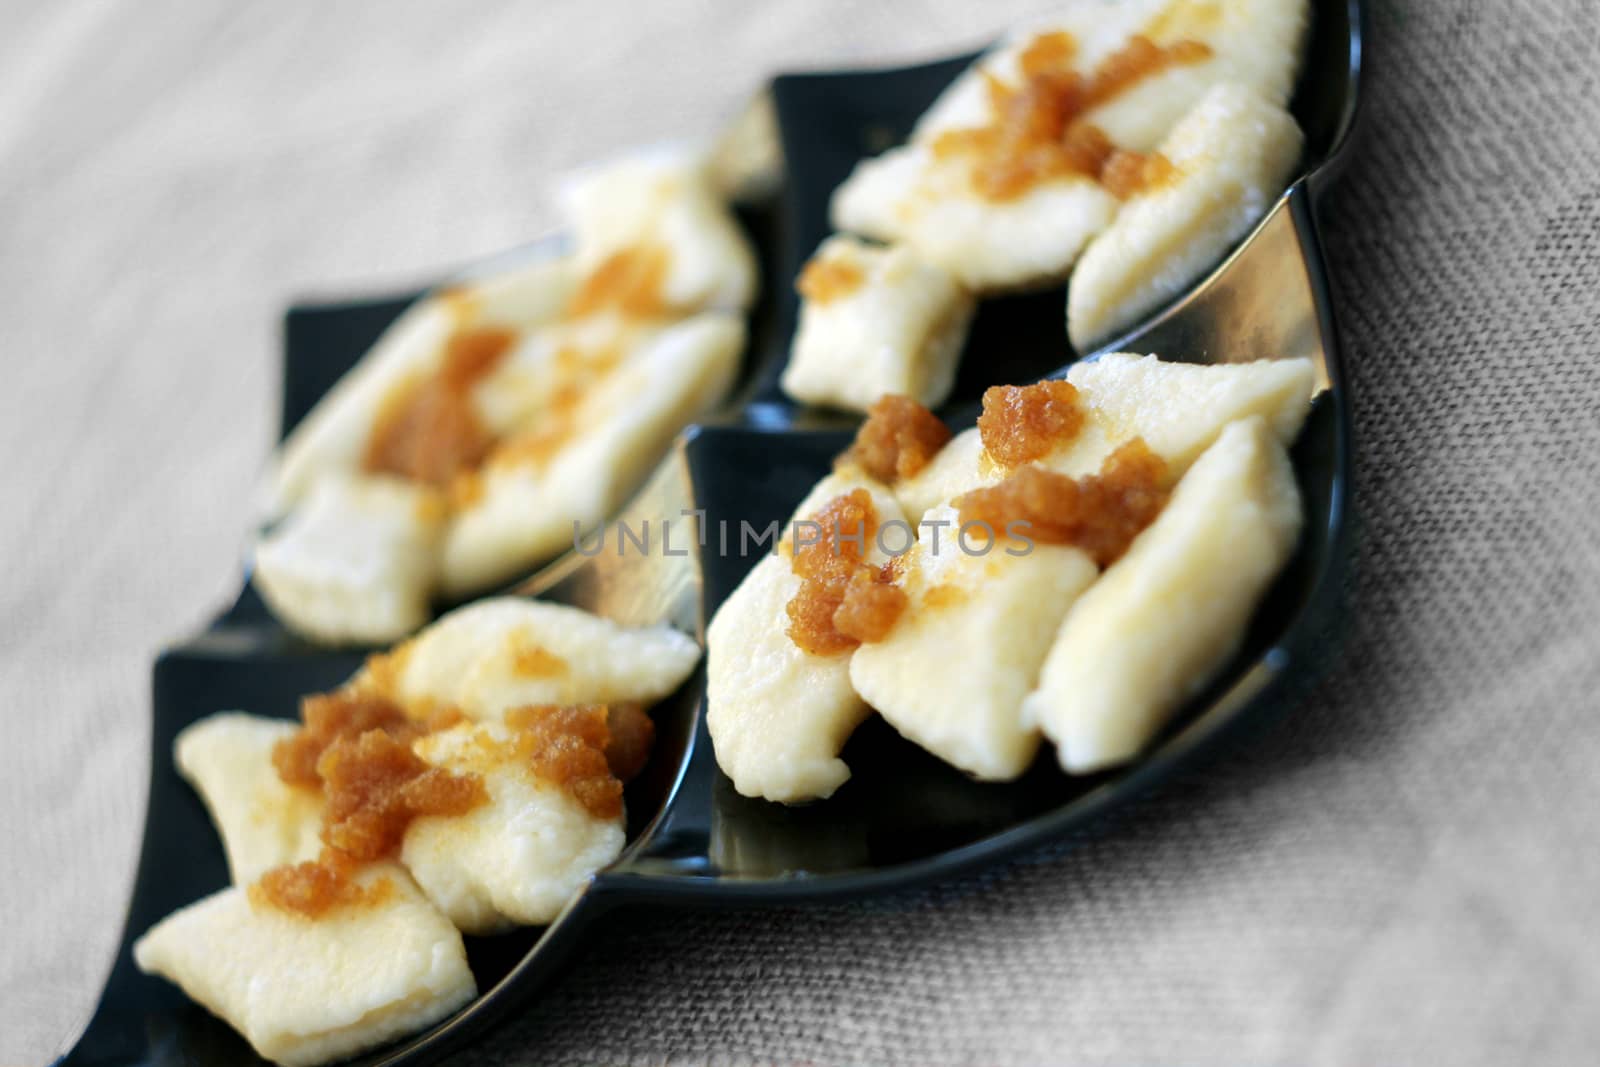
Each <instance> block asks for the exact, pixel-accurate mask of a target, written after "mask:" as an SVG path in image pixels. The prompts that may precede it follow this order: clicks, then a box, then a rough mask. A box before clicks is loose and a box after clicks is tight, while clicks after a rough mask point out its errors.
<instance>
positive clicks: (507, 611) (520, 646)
mask: <svg viewBox="0 0 1600 1067" xmlns="http://www.w3.org/2000/svg"><path fill="white" fill-rule="evenodd" d="M699 660H700V647H699V646H698V645H697V644H695V642H694V639H693V638H690V637H688V636H687V635H685V634H682V633H679V632H678V631H676V630H674V629H672V628H671V627H669V626H664V625H663V626H651V627H625V626H620V625H618V624H617V623H614V622H612V621H611V620H609V619H604V618H601V617H600V616H598V615H592V614H590V613H589V612H586V611H583V610H580V609H578V608H573V607H567V606H566V605H563V604H550V603H546V602H544V601H538V600H530V599H526V598H522V597H497V598H493V599H489V600H480V601H478V602H477V603H474V604H469V605H467V606H466V607H463V608H457V609H456V610H455V611H452V612H450V613H448V614H446V615H443V616H440V618H439V619H438V621H436V622H434V623H433V624H432V625H430V626H429V627H428V628H427V629H425V630H423V631H422V632H421V633H419V634H418V635H417V636H416V637H415V638H414V639H412V640H411V641H408V642H406V643H405V644H404V645H401V646H400V647H399V648H398V649H396V650H395V651H394V652H393V653H391V654H390V656H388V657H386V664H385V667H384V670H385V672H386V678H385V686H386V687H387V688H389V689H390V690H391V696H392V697H393V698H394V699H396V700H398V701H400V702H402V703H404V704H406V705H407V706H410V707H415V708H429V707H446V706H450V707H456V708H459V709H460V710H461V711H462V712H463V713H464V714H466V715H468V716H470V717H472V718H474V719H491V720H492V719H499V718H500V717H501V716H502V715H503V714H504V713H505V712H506V711H507V710H509V709H511V708H516V707H525V706H528V705H536V704H613V703H622V702H634V703H640V704H653V703H655V702H657V701H659V700H661V699H663V698H665V697H667V696H669V695H670V694H671V693H672V692H673V691H674V690H675V689H677V688H678V686H680V685H682V684H683V682H684V679H686V678H687V677H688V676H689V674H690V673H691V672H692V671H693V670H694V667H695V664H696V663H698V662H699ZM370 671H371V668H369V669H368V672H367V673H368V674H370ZM362 677H363V676H362V675H358V676H357V679H356V680H357V682H358V683H359V682H360V681H361V679H362Z"/></svg>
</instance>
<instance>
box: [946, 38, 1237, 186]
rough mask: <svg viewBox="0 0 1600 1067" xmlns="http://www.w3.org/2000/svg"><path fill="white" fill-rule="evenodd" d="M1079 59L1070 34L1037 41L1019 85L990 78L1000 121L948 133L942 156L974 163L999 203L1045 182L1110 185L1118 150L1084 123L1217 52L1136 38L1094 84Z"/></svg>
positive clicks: (976, 177)
mask: <svg viewBox="0 0 1600 1067" xmlns="http://www.w3.org/2000/svg"><path fill="white" fill-rule="evenodd" d="M1076 54H1077V45H1076V42H1075V41H1073V39H1072V37H1071V35H1070V34H1066V33H1062V32H1059V31H1058V32H1053V33H1045V34H1041V35H1039V36H1038V37H1035V38H1034V39H1033V40H1032V41H1031V42H1030V43H1029V44H1028V46H1027V47H1026V48H1024V49H1023V51H1022V53H1021V55H1020V56H1019V67H1020V69H1021V74H1022V79H1021V82H1020V83H1019V84H1017V85H1007V84H1006V83H1005V82H1002V81H1001V80H999V79H998V78H996V77H994V76H993V75H990V74H986V75H985V77H986V80H987V86H988V92H989V101H990V104H991V106H992V110H993V114H994V117H993V118H992V119H991V120H990V121H989V122H988V123H986V124H984V125H982V126H974V127H967V128H962V129H952V130H946V131H945V132H943V133H941V134H940V135H939V136H938V137H936V138H934V141H933V144H932V150H933V153H934V155H935V156H938V157H941V158H950V157H958V156H964V157H967V158H970V159H971V160H972V161H973V168H972V182H973V187H974V188H975V189H976V191H977V192H978V194H979V195H980V196H983V197H985V198H987V199H990V200H996V201H1004V200H1012V199H1015V198H1017V197H1019V196H1022V195H1024V194H1026V193H1027V192H1028V191H1029V190H1031V189H1032V188H1033V187H1034V186H1035V185H1037V184H1039V183H1040V182H1042V181H1046V180H1049V179H1052V178H1060V177H1065V176H1068V175H1081V176H1083V177H1087V178H1090V179H1093V180H1096V181H1104V180H1105V174H1104V171H1105V168H1106V165H1107V164H1108V162H1110V161H1111V160H1112V159H1114V158H1115V156H1114V152H1113V148H1114V146H1113V145H1112V144H1111V142H1110V140H1109V139H1108V138H1107V137H1106V135H1105V133H1104V131H1102V130H1100V129H1099V128H1098V127H1096V126H1094V125H1092V124H1090V123H1087V122H1084V121H1082V119H1081V117H1080V116H1082V115H1083V114H1084V113H1085V112H1087V111H1089V110H1090V109H1092V108H1094V107H1096V106H1098V105H1100V104H1103V103H1105V102H1106V101H1108V100H1110V99H1112V98H1113V97H1115V96H1117V95H1118V94H1120V93H1122V92H1124V91H1126V90H1127V89H1129V88H1131V87H1133V86H1134V85H1135V84H1137V83H1138V82H1139V81H1140V80H1142V79H1143V78H1146V77H1149V76H1150V75H1153V74H1156V73H1158V72H1160V71H1162V70H1165V69H1167V68H1168V67H1173V66H1178V65H1182V64H1187V63H1198V62H1200V61H1202V60H1204V59H1206V58H1208V57H1209V56H1210V55H1211V49H1210V48H1209V47H1208V46H1207V45H1205V44H1204V43H1202V42H1200V41H1192V40H1181V41H1177V42H1174V43H1173V44H1171V45H1168V46H1166V47H1162V46H1160V45H1157V44H1155V43H1154V42H1153V41H1151V40H1149V39H1148V38H1146V37H1134V38H1133V39H1132V40H1130V41H1129V42H1128V44H1127V45H1125V46H1124V47H1123V48H1121V49H1119V50H1118V51H1117V52H1115V53H1113V54H1112V55H1110V56H1107V57H1106V58H1105V59H1104V60H1102V61H1101V62H1100V64H1099V65H1097V66H1096V67H1095V69H1094V70H1093V71H1092V72H1091V73H1090V74H1089V75H1088V77H1083V76H1081V75H1079V74H1078V72H1077V71H1076V70H1074V69H1073V59H1074V58H1075V56H1076ZM1114 177H1116V178H1117V179H1119V180H1124V181H1125V180H1126V178H1127V177H1128V175H1127V174H1126V173H1123V172H1120V171H1119V173H1118V174H1117V175H1115V176H1114Z"/></svg>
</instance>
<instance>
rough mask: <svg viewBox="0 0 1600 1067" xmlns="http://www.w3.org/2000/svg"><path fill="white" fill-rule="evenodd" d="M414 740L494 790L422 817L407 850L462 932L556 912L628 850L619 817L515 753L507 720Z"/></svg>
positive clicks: (415, 870) (407, 859)
mask: <svg viewBox="0 0 1600 1067" xmlns="http://www.w3.org/2000/svg"><path fill="white" fill-rule="evenodd" d="M413 748H414V749H415V751H416V753H417V755H419V756H421V757H422V758H423V759H425V760H427V761H428V762H429V763H430V764H432V765H434V766H436V767H444V768H446V769H448V770H450V771H452V772H453V773H457V774H463V773H465V774H476V775H479V776H480V777H481V779H482V781H483V786H484V790H485V791H486V792H487V793H488V795H489V802H488V803H487V804H485V805H482V806H480V807H477V808H474V809H472V810H471V811H468V812H466V813H465V814H463V815H452V816H430V817H425V818H420V819H417V820H415V821H414V822H413V823H412V824H411V825H410V826H409V827H407V829H406V836H405V843H404V845H403V847H402V849H401V853H400V859H401V862H402V863H404V864H405V866H406V868H407V870H409V871H410V872H411V875H412V877H413V878H415V879H416V880H417V884H418V885H419V886H421V887H422V891H423V892H424V893H426V894H427V896H428V899H429V900H431V901H433V903H434V905H435V906H436V907H438V908H439V910H440V911H442V912H444V914H445V915H446V916H447V917H448V918H449V919H450V921H451V922H452V923H454V924H455V925H456V927H457V928H459V929H460V930H461V931H462V932H464V933H468V934H492V933H496V932H499V931H502V930H505V929H508V928H509V927H512V926H517V925H522V926H530V925H531V926H537V925H542V924H544V923H548V922H550V921H552V920H553V919H554V918H555V917H556V916H557V915H558V914H560V912H561V909H562V908H563V907H565V906H566V904H567V902H568V901H569V900H571V899H572V897H573V896H574V895H576V893H577V892H578V890H579V889H580V888H582V886H583V885H584V884H585V883H586V882H587V881H588V880H589V879H590V878H591V877H592V876H593V875H594V873H595V872H596V871H598V870H599V869H600V868H601V867H604V866H605V865H606V864H608V863H610V862H611V861H612V860H614V859H616V858H617V855H618V853H620V852H621V851H622V845H623V824H622V818H621V817H620V816H618V817H617V818H612V819H602V818H599V817H597V816H595V815H594V814H592V813H591V812H590V811H589V810H588V809H587V808H585V807H584V806H583V805H582V804H581V803H579V802H578V801H577V800H576V799H574V798H573V797H572V796H571V795H570V794H569V793H568V792H566V791H565V790H563V789H561V788H560V787H559V786H557V785H554V784H552V783H550V782H547V781H544V780H542V779H540V778H539V777H537V776H536V775H535V774H534V773H533V770H532V768H531V767H529V766H527V765H525V764H524V763H523V762H520V761H518V760H517V759H515V758H514V756H513V754H512V753H513V749H512V746H511V731H510V730H509V729H508V728H507V727H505V726H504V725H502V724H500V723H470V724H464V725H461V726H457V727H454V728H452V729H450V730H445V731H442V732H440V733H434V734H430V735H428V736H427V737H424V738H421V739H419V740H418V741H417V742H416V743H415V744H414V746H413Z"/></svg>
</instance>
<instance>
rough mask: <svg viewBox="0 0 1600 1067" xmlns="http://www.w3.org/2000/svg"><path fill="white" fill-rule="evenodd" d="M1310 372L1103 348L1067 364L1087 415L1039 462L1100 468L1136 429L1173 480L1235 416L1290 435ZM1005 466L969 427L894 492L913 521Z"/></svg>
mask: <svg viewBox="0 0 1600 1067" xmlns="http://www.w3.org/2000/svg"><path fill="white" fill-rule="evenodd" d="M1314 380H1315V376H1314V371H1313V369H1312V366H1311V361H1310V360H1308V359H1280V360H1257V361H1255V362H1252V363H1211V364H1200V363H1169V362H1166V361H1164V360H1160V359H1157V358H1156V357H1155V356H1134V355H1128V354H1126V353H1108V354H1107V355H1104V356H1100V357H1099V358H1097V359H1093V360H1088V361H1085V362H1082V363H1077V364H1074V365H1073V367H1072V368H1071V369H1070V370H1069V371H1068V372H1067V381H1069V382H1071V383H1072V384H1073V385H1074V386H1076V387H1077V388H1078V393H1079V398H1080V400H1081V402H1082V403H1083V405H1084V407H1085V411H1086V414H1087V416H1088V417H1087V418H1086V419H1085V420H1084V425H1083V427H1082V429H1081V430H1080V432H1079V433H1078V434H1077V435H1076V436H1075V437H1073V438H1072V439H1071V440H1069V441H1067V442H1065V443H1063V444H1062V445H1061V446H1060V447H1059V448H1058V449H1057V450H1056V451H1055V452H1053V453H1051V454H1049V455H1047V456H1045V457H1044V458H1043V459H1041V460H1040V461H1039V463H1040V465H1041V466H1044V467H1047V468H1049V469H1050V470H1053V471H1056V472H1058V473H1060V474H1066V475H1070V476H1071V477H1074V478H1079V477H1082V476H1084V475H1086V474H1093V473H1095V472H1096V471H1098V470H1099V469H1100V465H1101V464H1102V463H1104V462H1105V460H1106V457H1107V456H1109V455H1110V454H1111V453H1112V452H1113V451H1114V450H1115V449H1116V448H1117V447H1118V446H1120V445H1122V444H1125V443H1126V442H1128V441H1129V440H1131V439H1133V438H1134V437H1142V438H1144V440H1145V443H1146V444H1147V445H1149V446H1150V449H1151V451H1153V452H1155V453H1156V455H1158V456H1160V457H1161V458H1162V459H1163V460H1165V461H1166V463H1167V468H1168V472H1169V474H1170V475H1171V476H1172V478H1173V479H1174V480H1176V478H1177V477H1178V476H1180V475H1181V474H1182V473H1183V472H1184V471H1185V470H1187V469H1188V468H1189V465H1190V464H1191V463H1193V462H1194V461H1195V459H1196V458H1198V457H1199V455H1200V453H1201V452H1202V451H1204V450H1205V449H1206V447H1207V446H1208V445H1210V444H1211V442H1212V441H1214V440H1216V438H1217V435H1218V434H1219V433H1221V432H1222V428H1223V427H1224V426H1226V425H1227V424H1228V423H1230V422H1233V421H1234V420H1236V419H1241V418H1246V417H1248V416H1250V415H1262V416H1264V417H1265V418H1266V419H1267V421H1268V423H1269V424H1270V426H1271V428H1272V430H1273V432H1274V433H1275V434H1276V435H1277V437H1278V439H1279V440H1280V441H1283V442H1285V443H1288V442H1290V441H1293V440H1294V439H1295V437H1296V435H1298V434H1299V432H1300V427H1301V425H1302V424H1303V423H1304V422H1305V419H1306V415H1307V414H1308V413H1309V412H1310V410H1311V403H1310V401H1311V391H1312V388H1313V385H1314ZM1006 473H1007V471H1006V469H1005V468H1004V467H1001V466H999V465H998V464H996V463H994V462H992V461H991V460H990V459H989V457H988V455H987V453H985V452H984V450H983V442H982V440H981V438H980V437H979V434H978V431H977V430H976V429H970V430H966V431H964V432H962V433H960V434H957V435H956V436H955V438H954V439H953V440H951V441H950V443H949V444H947V445H945V447H944V448H943V449H942V450H941V451H940V452H939V453H938V454H937V455H935V456H934V458H933V461H932V462H931V463H929V464H928V466H927V467H925V468H924V469H923V470H922V471H920V472H918V473H917V475H915V476H914V477H912V478H908V479H903V480H902V481H900V482H898V483H897V484H896V485H895V494H896V495H897V496H898V497H899V499H900V505H901V507H902V508H904V509H905V512H906V515H907V516H908V517H909V518H910V519H911V520H912V521H916V520H917V519H918V518H920V517H921V516H922V514H923V513H924V512H926V511H927V510H928V509H929V508H932V507H935V506H937V505H938V504H941V503H944V502H945V501H948V500H953V499H954V498H955V497H957V496H960V495H961V494H962V493H965V492H968V491H970V490H972V489H977V488H980V487H982V486H986V485H993V484H994V483H995V482H998V481H1000V480H1001V479H1002V478H1004V477H1005V476H1006Z"/></svg>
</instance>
